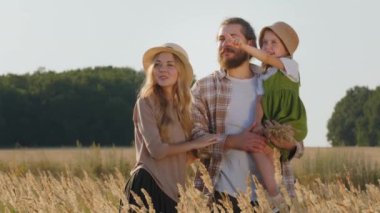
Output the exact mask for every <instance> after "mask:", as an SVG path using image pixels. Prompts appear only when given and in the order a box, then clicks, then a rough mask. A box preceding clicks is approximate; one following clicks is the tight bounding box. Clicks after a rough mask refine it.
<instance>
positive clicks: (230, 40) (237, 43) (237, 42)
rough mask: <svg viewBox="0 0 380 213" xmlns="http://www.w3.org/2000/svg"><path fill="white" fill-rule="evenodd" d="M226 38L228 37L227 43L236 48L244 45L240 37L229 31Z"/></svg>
mask: <svg viewBox="0 0 380 213" xmlns="http://www.w3.org/2000/svg"><path fill="white" fill-rule="evenodd" d="M226 39H227V43H228V44H231V45H232V46H233V47H235V48H241V47H242V45H243V43H242V42H241V41H240V39H239V38H234V37H232V36H231V34H229V33H227V35H226Z"/></svg>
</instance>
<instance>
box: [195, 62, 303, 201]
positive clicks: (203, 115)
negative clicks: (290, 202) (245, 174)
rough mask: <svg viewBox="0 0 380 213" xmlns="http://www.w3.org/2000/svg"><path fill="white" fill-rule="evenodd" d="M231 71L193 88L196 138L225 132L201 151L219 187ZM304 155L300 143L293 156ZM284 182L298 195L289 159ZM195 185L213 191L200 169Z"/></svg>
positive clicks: (254, 68) (284, 167) (255, 69)
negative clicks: (217, 141) (229, 74)
mask: <svg viewBox="0 0 380 213" xmlns="http://www.w3.org/2000/svg"><path fill="white" fill-rule="evenodd" d="M250 69H251V71H252V72H254V73H258V69H260V68H259V67H258V66H256V65H253V64H251V65H250ZM226 76H227V74H226V72H225V71H223V70H218V71H215V72H213V73H212V74H211V75H209V76H207V77H205V78H203V79H200V80H198V81H197V82H196V83H195V84H194V86H193V88H192V94H193V109H192V116H193V119H194V127H193V130H192V137H193V138H199V137H202V136H204V135H206V134H216V133H218V134H221V137H220V138H219V140H220V141H219V143H216V144H214V145H212V146H209V147H206V148H202V149H199V150H198V155H199V156H200V158H201V162H202V163H203V164H204V165H205V167H206V169H207V170H208V172H209V175H210V178H211V180H212V184H213V186H214V187H215V184H216V182H217V178H218V177H219V172H220V163H221V161H222V156H223V152H224V150H223V147H224V142H225V140H226V137H227V135H225V134H224V133H225V126H224V121H225V118H226V113H227V109H228V106H229V103H230V99H231V82H230V80H229V79H228V78H226ZM302 154H303V146H302V143H300V144H299V145H297V149H296V150H295V152H293V154H291V155H290V158H293V157H298V158H299V157H301V156H302ZM281 168H282V175H283V181H284V183H285V185H286V188H287V190H288V192H289V195H290V196H292V197H294V196H295V190H294V183H295V178H294V175H293V171H292V168H291V165H290V162H289V161H285V162H282V163H281ZM195 187H196V188H197V189H199V190H201V191H203V192H205V193H210V192H208V191H207V189H205V187H204V183H203V181H202V179H201V174H200V172H199V171H197V173H196V176H195Z"/></svg>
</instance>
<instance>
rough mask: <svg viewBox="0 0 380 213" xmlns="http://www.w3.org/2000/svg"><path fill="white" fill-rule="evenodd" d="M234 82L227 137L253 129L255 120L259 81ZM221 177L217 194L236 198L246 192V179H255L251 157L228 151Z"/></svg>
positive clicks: (228, 112) (253, 198) (253, 196)
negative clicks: (251, 127) (224, 193)
mask: <svg viewBox="0 0 380 213" xmlns="http://www.w3.org/2000/svg"><path fill="white" fill-rule="evenodd" d="M227 77H228V78H229V79H230V80H231V84H232V87H231V100H230V104H229V106H228V110H227V113H226V119H225V134H227V135H229V134H238V133H241V132H242V131H243V130H245V129H246V128H248V127H249V126H250V125H252V123H253V121H254V118H255V114H256V113H255V101H256V96H257V94H256V90H255V88H256V87H257V78H250V79H236V78H232V77H230V76H227ZM220 169H221V172H220V173H221V174H220V177H219V178H218V180H217V183H216V186H215V187H216V188H215V189H216V190H217V191H219V192H226V193H228V194H229V195H231V196H233V197H236V193H237V192H239V191H240V192H245V190H246V188H247V180H248V179H247V178H248V177H249V178H252V176H251V174H252V173H253V171H254V169H255V167H254V163H253V160H252V158H251V156H250V155H249V154H248V153H247V152H245V151H240V150H235V149H229V150H227V151H225V152H224V156H223V158H222V162H221V166H220ZM251 187H252V191H253V195H252V200H256V194H255V186H254V184H253V183H252V186H251Z"/></svg>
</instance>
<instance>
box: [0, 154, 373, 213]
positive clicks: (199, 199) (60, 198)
mask: <svg viewBox="0 0 380 213" xmlns="http://www.w3.org/2000/svg"><path fill="white" fill-rule="evenodd" d="M72 151H73V153H76V154H73V153H71V152H72ZM330 152H331V153H330ZM361 152H364V154H363V156H365V157H368V159H369V160H368V159H367V160H368V162H379V161H378V160H379V159H380V157H379V156H378V154H377V153H380V152H379V149H378V148H367V149H362V148H355V149H346V148H334V149H327V148H326V149H312V148H307V149H306V153H305V156H304V157H303V159H302V160H296V161H295V162H294V163H295V169H296V170H297V171H298V172H300V173H301V174H302V171H301V170H300V169H301V168H303V169H305V168H307V167H306V165H307V164H316V162H313V161H312V160H319V161H322V160H324V158H325V157H326V156H337V153H345V154H343V156H347V155H348V156H351V157H350V159H354V161H355V159H356V160H357V159H361V157H360V158H353V157H352V156H361V154H359V153H361ZM4 153H7V156H6V155H5V154H4ZM9 153H11V154H9ZM53 153H54V154H53ZM115 153H118V154H121V153H122V154H121V155H128V156H123V157H122V158H123V159H124V158H129V159H133V161H134V157H132V158H131V155H132V154H133V150H129V149H127V148H126V149H124V148H123V149H119V148H117V149H115V150H113V151H112V149H103V148H102V149H100V148H96V147H95V148H91V149H84V148H80V149H79V151H78V148H76V149H74V150H71V151H70V150H68V149H66V150H60V151H57V150H50V149H48V150H18V151H17V150H0V162H1V164H2V165H3V166H4V165H5V167H8V168H10V167H11V166H9V165H7V163H8V162H9V163H10V164H12V163H13V164H14V168H17V162H19V163H21V164H23V163H25V162H29V163H30V161H34V162H37V163H38V162H41V161H45V160H49V161H52V162H54V165H59V163H62V162H64V164H66V166H65V168H64V169H63V170H61V171H59V172H58V171H54V172H57V174H59V175H56V174H53V173H52V172H49V171H41V170H36V171H35V172H30V171H28V170H27V171H26V172H23V173H17V169H13V170H12V169H8V170H7V169H5V170H4V169H3V170H0V192H1V193H0V212H117V210H118V206H119V199H120V198H123V192H122V190H123V188H124V184H125V181H126V176H127V175H126V174H125V173H122V172H120V171H119V169H117V167H116V170H115V169H114V168H113V169H112V170H113V172H109V173H102V175H100V176H95V175H89V174H88V173H87V171H86V169H89V168H91V167H90V166H89V165H90V164H84V163H85V162H84V161H82V160H80V159H81V157H83V158H84V159H87V160H90V161H91V158H95V157H94V156H96V157H99V156H101V160H100V161H98V163H100V164H102V165H103V166H107V165H111V163H107V161H110V162H113V161H114V160H112V159H110V158H112V157H115V156H116V158H117V159H119V157H118V154H115ZM78 155H79V156H78ZM92 155H94V156H92ZM18 156H19V157H18ZM27 156H31V159H32V160H28V157H27ZM39 157H41V158H42V160H41V159H39ZM20 159H21V160H20ZM337 159H340V160H342V159H343V160H347V159H346V158H337ZM325 160H326V161H329V160H331V159H329V158H326V159H325ZM367 160H366V161H367ZM117 161H119V160H117ZM68 162H69V163H68ZM78 163H82V164H84V165H83V166H82V168H83V170H82V172H81V175H78V174H77V173H74V172H73V171H74V169H72V168H71V166H75V165H76V164H78ZM330 163H331V162H330ZM340 163H341V164H347V162H340ZM29 165H33V164H32V163H30V164H29ZM37 165H39V164H37ZM198 166H199V165H198ZM310 167H314V166H312V165H310ZM109 170H111V169H109ZM109 170H105V171H106V172H107V171H109ZM323 175H324V174H320V175H319V177H318V176H317V177H315V178H313V179H309V182H306V179H304V180H303V181H299V182H298V183H297V184H296V193H297V199H291V198H290V197H289V196H287V194H286V192H285V191H286V190H285V189H284V186H283V185H281V191H282V192H283V194H284V195H285V198H286V201H287V203H288V204H289V205H290V206H291V207H292V208H291V212H380V188H379V186H378V185H375V184H373V183H369V184H368V183H367V184H366V187H365V189H364V188H359V187H357V186H355V184H353V182H352V181H351V179H352V177H350V176H346V175H343V176H334V178H332V179H331V180H329V181H327V182H326V181H324V180H322V179H321V178H320V177H322V176H323ZM205 178H206V179H207V177H206V176H205ZM253 181H255V180H253ZM179 189H180V194H181V197H180V202H179V204H178V210H179V212H210V211H211V209H212V210H214V212H229V211H230V210H231V206H230V203H229V202H228V200H226V201H223V205H217V204H211V205H210V206H209V205H207V204H208V198H207V197H206V196H205V195H203V194H201V193H200V192H199V191H197V190H196V189H195V188H194V186H193V182H192V181H191V179H189V180H188V181H187V184H186V186H182V187H180V188H179ZM249 194H250V189H249V188H247V190H246V191H245V192H241V194H240V195H239V196H238V200H239V206H240V208H241V209H243V212H252V211H253V209H252V207H251V206H249V205H248V201H249ZM257 194H258V197H259V203H260V206H259V207H258V208H256V209H255V210H256V211H257V212H270V208H269V204H268V202H267V201H266V199H265V197H266V196H265V192H264V190H263V188H262V187H260V186H259V187H258V189H257ZM124 202H125V201H124ZM129 207H130V206H128V205H127V206H126V208H129ZM131 208H133V209H135V210H136V211H137V212H153V209H152V208H151V207H149V206H147V207H137V206H131ZM124 210H125V209H124Z"/></svg>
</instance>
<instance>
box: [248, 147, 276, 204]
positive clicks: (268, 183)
mask: <svg viewBox="0 0 380 213" xmlns="http://www.w3.org/2000/svg"><path fill="white" fill-rule="evenodd" d="M252 157H253V160H254V161H255V164H256V167H257V169H258V170H259V172H260V175H261V176H262V180H263V184H264V188H265V189H266V190H267V191H268V194H269V195H270V196H271V197H273V196H275V195H277V194H278V193H279V191H278V186H277V183H276V180H275V176H274V173H275V170H274V164H273V158H272V157H271V156H268V155H266V154H265V153H252Z"/></svg>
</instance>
